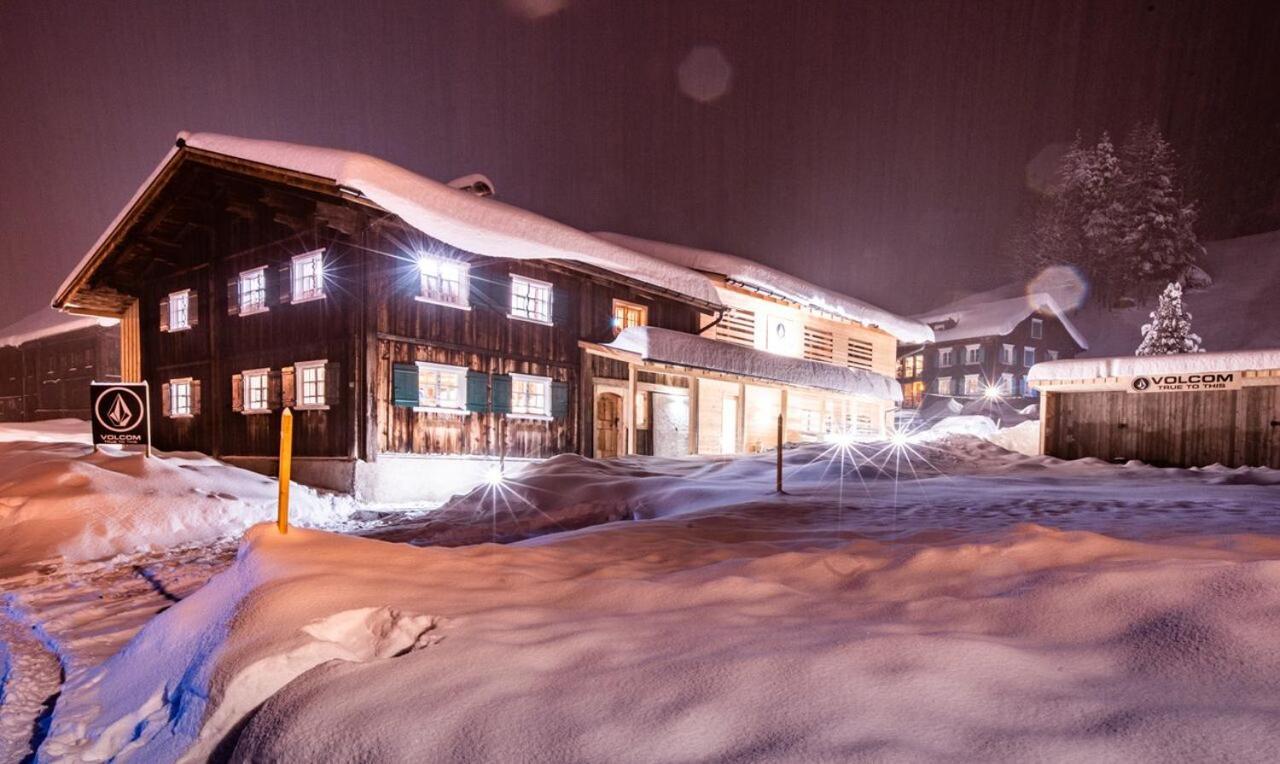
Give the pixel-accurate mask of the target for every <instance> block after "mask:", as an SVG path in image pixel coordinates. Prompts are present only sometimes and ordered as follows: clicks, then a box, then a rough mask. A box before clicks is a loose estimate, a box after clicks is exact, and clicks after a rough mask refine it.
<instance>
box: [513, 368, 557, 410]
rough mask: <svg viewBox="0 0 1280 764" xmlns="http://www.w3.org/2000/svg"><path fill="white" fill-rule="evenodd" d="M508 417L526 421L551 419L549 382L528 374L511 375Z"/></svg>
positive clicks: (544, 378) (543, 378)
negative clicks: (520, 418)
mask: <svg viewBox="0 0 1280 764" xmlns="http://www.w3.org/2000/svg"><path fill="white" fill-rule="evenodd" d="M509 413H510V415H511V416H513V417H522V418H526V419H549V418H550V417H551V380H550V379H549V378H547V377H535V376H530V375H528V374H512V375H511V406H510V411H509Z"/></svg>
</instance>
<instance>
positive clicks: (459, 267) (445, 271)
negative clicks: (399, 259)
mask: <svg viewBox="0 0 1280 764" xmlns="http://www.w3.org/2000/svg"><path fill="white" fill-rule="evenodd" d="M469 271H470V266H468V265H467V264H466V263H462V262H458V261H457V260H448V259H445V258H443V257H428V256H423V257H420V258H419V259H418V274H419V277H420V278H421V282H422V283H421V289H422V291H421V293H420V294H419V295H418V299H420V300H422V301H423V302H433V303H436V304H437V305H451V306H453V307H455V308H465V307H468V303H469V298H468V287H467V279H468V274H469Z"/></svg>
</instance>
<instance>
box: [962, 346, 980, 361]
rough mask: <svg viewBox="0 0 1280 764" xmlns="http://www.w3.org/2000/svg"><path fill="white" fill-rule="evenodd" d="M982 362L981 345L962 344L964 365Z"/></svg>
mask: <svg viewBox="0 0 1280 764" xmlns="http://www.w3.org/2000/svg"><path fill="white" fill-rule="evenodd" d="M980 363H982V345H965V346H964V365H965V366H975V365H977V364H980Z"/></svg>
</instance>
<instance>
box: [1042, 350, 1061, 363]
mask: <svg viewBox="0 0 1280 764" xmlns="http://www.w3.org/2000/svg"><path fill="white" fill-rule="evenodd" d="M1044 352H1045V353H1046V354H1047V356H1048V359H1047V360H1050V361H1056V360H1058V351H1056V350H1046V351H1044Z"/></svg>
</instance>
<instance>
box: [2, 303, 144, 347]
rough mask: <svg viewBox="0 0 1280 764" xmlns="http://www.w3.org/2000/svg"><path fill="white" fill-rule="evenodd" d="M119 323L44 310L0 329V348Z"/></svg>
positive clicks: (107, 319)
mask: <svg viewBox="0 0 1280 764" xmlns="http://www.w3.org/2000/svg"><path fill="white" fill-rule="evenodd" d="M118 323H119V321H116V320H115V319H110V318H96V317H91V316H70V315H67V314H66V313H59V312H58V311H55V310H52V309H45V310H41V311H37V312H35V313H32V314H31V315H29V316H27V317H26V318H23V319H22V320H20V321H16V322H14V323H12V324H9V325H8V326H6V327H3V328H0V347H18V346H20V345H23V344H24V343H27V342H31V341H32V340H38V339H43V338H45V337H53V336H56V335H59V334H67V333H68V332H74V331H77V330H79V329H85V328H88V327H91V326H115V325H116V324H118Z"/></svg>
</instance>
